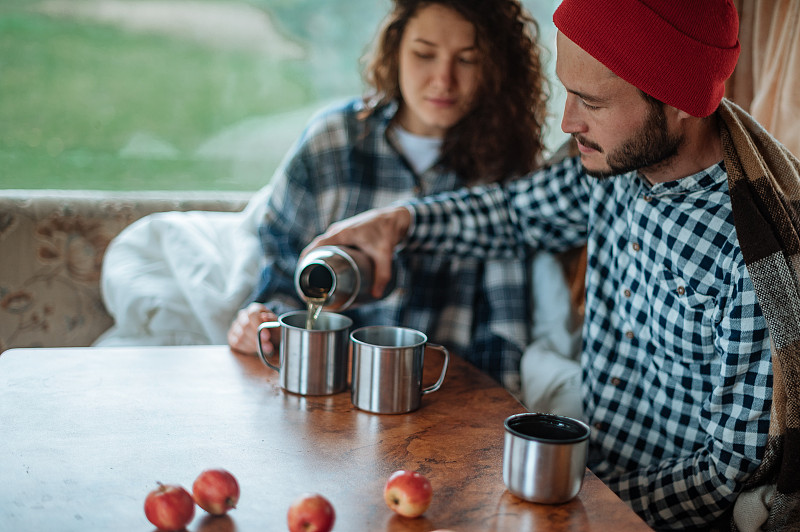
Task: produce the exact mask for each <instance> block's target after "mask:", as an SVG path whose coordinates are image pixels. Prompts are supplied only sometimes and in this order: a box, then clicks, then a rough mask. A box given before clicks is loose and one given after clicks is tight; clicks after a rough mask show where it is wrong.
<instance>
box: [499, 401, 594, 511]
mask: <svg viewBox="0 0 800 532" xmlns="http://www.w3.org/2000/svg"><path fill="white" fill-rule="evenodd" d="M505 430H506V431H505V447H504V449H503V482H504V483H505V485H506V488H508V491H510V492H511V493H513V494H514V495H516V496H517V497H519V498H521V499H525V500H527V501H531V502H538V503H544V504H560V503H563V502H567V501H569V500H570V499H572V498H573V497H575V496H576V495H577V494H578V492H579V491H580V489H581V485H582V484H583V477H584V474H585V470H586V458H587V453H588V448H589V433H590V429H589V427H588V425H586V424H585V423H583V422H582V421H578V420H577V419H572V418H569V417H566V416H557V415H553V414H536V413H526V414H516V415H513V416H510V417H508V418H507V419H506V420H505Z"/></svg>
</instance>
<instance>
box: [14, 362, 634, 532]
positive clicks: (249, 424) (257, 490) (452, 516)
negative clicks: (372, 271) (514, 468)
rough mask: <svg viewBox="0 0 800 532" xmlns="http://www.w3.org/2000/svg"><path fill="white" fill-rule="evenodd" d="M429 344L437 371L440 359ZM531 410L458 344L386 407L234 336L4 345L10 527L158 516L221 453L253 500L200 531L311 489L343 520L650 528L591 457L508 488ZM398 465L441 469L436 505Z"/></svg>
mask: <svg viewBox="0 0 800 532" xmlns="http://www.w3.org/2000/svg"><path fill="white" fill-rule="evenodd" d="M429 353H430V354H431V356H430V358H429V360H428V364H426V366H428V365H430V371H427V372H426V384H427V383H428V382H429V381H430V382H432V380H433V379H434V378H435V375H437V374H438V371H439V369H440V367H441V366H440V364H441V360H440V359H439V360H436V359H434V356H433V355H435V352H433V351H429ZM437 366H438V367H437ZM522 411H524V408H523V407H522V405H521V404H520V403H518V402H517V401H516V400H515V399H514V398H513V397H512V396H510V395H509V394H508V393H507V392H505V391H504V390H503V389H502V388H501V387H499V386H498V385H497V384H496V383H495V382H494V381H493V380H491V379H490V378H488V377H487V376H485V375H484V374H483V373H482V372H480V371H478V370H477V369H476V368H475V367H474V366H472V365H470V364H469V363H467V362H465V361H463V360H462V359H460V358H458V357H453V360H452V361H451V366H450V370H449V372H448V375H447V378H446V380H445V382H444V385H443V386H442V388H441V389H440V390H439V391H437V392H435V393H432V394H429V395H427V396H425V397H424V398H423V405H422V408H421V409H420V410H418V411H416V412H414V413H411V414H405V415H375V414H369V413H366V412H362V411H359V410H356V409H354V408H353V407H352V406H351V404H350V395H349V392H344V393H340V394H337V395H334V396H327V397H301V396H297V395H292V394H289V393H286V392H284V391H283V390H281V389H280V387H279V386H278V384H277V374H276V373H275V372H273V371H272V370H270V369H268V368H266V367H264V366H263V365H262V364H261V362H260V361H259V360H257V359H255V358H250V357H245V356H239V355H235V354H232V353H231V352H230V351H229V350H228V349H227V348H226V347H224V346H203V347H157V348H156V347H142V348H59V349H12V350H9V351H6V352H4V353H3V354H2V355H0V428H1V430H2V435H1V436H0V530H8V531H11V530H14V531H24V530H36V531H39V530H58V531H73V530H75V531H87V530H92V531H94V530H126V531H131V530H152V529H153V527H152V525H150V523H149V522H148V521H147V520H146V518H145V515H144V511H143V503H144V498H145V496H146V495H147V493H148V492H149V491H150V490H151V489H153V488H155V487H156V482H157V481H160V482H163V483H178V484H182V485H183V486H184V487H186V488H187V489H189V490H191V485H192V482H193V481H194V479H195V477H196V476H197V475H198V474H199V473H200V472H201V471H202V470H204V469H207V468H210V467H223V468H226V469H228V470H229V471H231V472H232V473H233V474H234V475H235V476H236V477H237V478H238V480H239V484H240V487H241V499H240V501H239V506H238V508H237V509H235V510H233V511H232V512H231V513H230V514H229V515H228V516H226V517H218V518H213V517H210V516H208V514H206V513H205V512H204V511H203V510H201V509H199V508H198V509H197V511H196V514H195V518H194V521H193V522H192V523H191V524H190V525H189V527H188V529H189V530H190V531H212V530H213V531H242V532H248V531H264V530H272V531H280V530H287V526H286V512H287V509H288V507H289V505H290V504H291V502H292V501H293V500H294V499H295V498H296V497H297V496H298V495H300V494H302V493H304V492H318V493H321V494H323V495H325V496H326V497H328V498H329V499H330V500H331V502H332V503H333V505H334V507H335V509H336V525H335V528H334V530H336V531H339V532H361V531H384V530H385V531H431V530H434V529H436V528H451V529H453V530H456V531H459V532H467V531H473V530H474V531H482V532H484V531H506V530H508V531H515V532H516V531H521V530H526V531H527V530H548V531H558V530H571V531H581V530H597V531H608V530H613V531H614V532H621V531H623V530H649V528H648V527H647V526H646V525H645V524H644V522H643V521H641V519H639V517H638V516H637V515H636V514H634V513H633V512H632V511H631V510H630V509H629V508H628V507H627V506H626V505H625V504H624V503H623V502H622V501H621V500H620V499H618V498H617V497H616V496H615V495H614V493H613V492H611V491H610V490H609V489H608V488H607V487H606V486H605V485H604V484H603V483H602V482H600V481H599V480H598V479H597V478H596V477H595V476H594V475H593V474H591V473H590V472H588V471H587V473H586V479H585V482H584V485H583V488H582V490H581V492H580V494H579V496H578V497H577V498H576V499H574V500H573V501H571V502H570V503H567V504H564V505H557V506H548V505H537V504H532V503H527V502H524V501H521V500H519V499H517V498H516V497H514V496H513V495H511V494H510V493H508V492H507V491H506V490H505V487H504V485H503V478H502V456H503V420H504V419H505V418H506V417H507V416H508V415H511V414H514V413H518V412H522ZM397 469H415V470H418V471H420V472H422V473H424V474H425V475H427V476H428V478H429V479H430V480H431V483H432V485H433V489H434V499H433V502H432V504H431V507H430V508H429V509H428V511H427V512H426V513H425V514H424V516H422V517H420V518H417V519H406V518H401V517H399V516H395V515H394V514H393V512H392V511H391V510H389V509H388V508H387V507H386V505H385V503H384V502H383V484H384V483H385V481H386V478H387V477H388V476H389V475H390V474H391V473H392V472H393V471H395V470H397Z"/></svg>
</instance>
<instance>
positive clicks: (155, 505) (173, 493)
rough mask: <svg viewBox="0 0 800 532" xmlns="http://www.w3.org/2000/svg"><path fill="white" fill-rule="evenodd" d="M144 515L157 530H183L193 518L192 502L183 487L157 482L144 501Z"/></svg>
mask: <svg viewBox="0 0 800 532" xmlns="http://www.w3.org/2000/svg"><path fill="white" fill-rule="evenodd" d="M144 515H146V516H147V520H148V521H150V522H151V523H153V524H154V525H156V527H157V528H158V529H159V530H183V529H184V528H186V525H188V524H189V523H190V522H191V520H192V517H194V500H193V499H192V496H191V495H189V492H188V491H186V490H185V489H184V488H183V486H178V485H170V484H162V483H160V482H159V483H158V488H156V489H154V490H153V491H151V492H150V493H148V494H147V498H145V500H144Z"/></svg>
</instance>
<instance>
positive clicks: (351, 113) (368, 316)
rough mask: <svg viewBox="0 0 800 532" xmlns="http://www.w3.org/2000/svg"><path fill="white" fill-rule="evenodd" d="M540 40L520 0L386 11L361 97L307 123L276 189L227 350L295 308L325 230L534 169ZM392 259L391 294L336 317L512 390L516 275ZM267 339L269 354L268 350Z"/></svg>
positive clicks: (476, 266) (524, 320) (516, 359)
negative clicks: (254, 282)
mask: <svg viewBox="0 0 800 532" xmlns="http://www.w3.org/2000/svg"><path fill="white" fill-rule="evenodd" d="M537 32H538V27H537V24H536V23H535V21H534V20H533V19H532V18H531V16H530V15H529V14H528V13H527V11H526V10H525V9H524V8H523V7H522V6H521V5H520V3H519V2H518V1H517V0H494V1H492V2H486V1H480V0H395V1H394V8H393V10H392V12H391V13H390V14H389V16H388V18H387V19H386V21H385V22H384V24H383V26H382V27H381V29H380V31H379V33H378V35H377V38H376V40H375V43H374V48H373V50H372V51H371V53H369V54H368V55H367V56H366V61H365V63H364V64H365V70H364V80H365V82H366V83H367V84H368V86H369V90H368V92H367V93H366V94H365V95H364V96H363V97H359V98H356V99H354V100H351V101H349V102H346V103H344V104H340V105H336V106H334V107H332V108H329V109H326V110H324V111H322V112H321V113H319V114H317V115H316V116H315V117H314V118H313V119H312V120H311V122H310V123H309V125H308V126H307V128H306V129H305V131H304V133H303V134H302V136H301V138H300V139H299V140H298V142H297V143H296V144H295V146H294V147H293V149H292V151H291V152H290V153H289V155H288V156H287V157H286V159H285V160H284V163H283V164H282V165H281V167H280V168H279V169H278V171H277V173H276V175H275V177H274V178H273V182H272V184H273V190H272V193H271V195H270V197H269V199H268V205H267V210H266V215H265V217H264V219H263V221H262V223H261V226H260V237H261V241H262V247H263V250H264V255H265V258H266V265H265V267H264V269H263V272H262V276H261V281H260V285H259V286H258V288H257V290H256V291H255V293H254V295H253V298H252V300H253V301H254V302H255V303H252V304H250V305H249V306H248V307H246V308H245V309H243V310H242V311H240V312H239V315H238V316H237V317H236V319H235V320H234V321H233V323H232V325H231V327H230V330H229V332H228V343H229V345H230V346H231V348H232V349H234V350H235V351H239V352H245V353H255V351H256V341H257V336H256V329H257V327H258V325H259V324H260V323H262V322H263V321H267V320H274V319H275V316H276V315H280V314H281V313H283V312H286V311H289V310H293V309H298V308H303V305H302V302H301V301H300V299H299V298H298V297H297V294H296V292H295V288H294V284H293V277H294V271H295V267H296V265H297V261H298V258H299V255H300V252H301V250H302V249H303V248H304V247H305V246H306V245H307V244H308V243H309V242H310V241H311V240H312V239H313V238H314V237H315V236H317V235H318V234H320V233H322V232H323V231H324V230H325V229H326V228H327V227H328V226H329V225H330V224H331V223H333V222H335V221H337V220H341V219H343V218H347V217H350V216H353V215H355V214H358V213H360V212H362V211H365V210H367V209H370V208H373V207H378V206H384V205H387V204H389V203H392V202H396V201H399V200H404V199H408V198H412V197H422V196H426V195H429V194H432V193H437V192H444V191H450V190H453V189H456V188H460V187H463V186H468V185H473V184H477V183H485V182H488V181H499V180H509V179H514V178H515V177H517V176H520V175H523V174H525V173H528V172H530V171H531V170H532V169H534V168H535V167H536V166H537V163H538V162H539V161H540V158H541V153H542V139H541V134H542V127H543V124H544V120H545V115H546V99H547V91H546V83H545V78H544V75H543V73H542V66H541V63H540V58H539V47H538V43H537ZM396 260H397V267H396V272H397V274H396V283H395V288H394V289H393V290H392V291H391V292H390V293H389V294H388V295H387V296H386V297H385V298H383V299H382V300H380V301H377V302H374V303H370V304H367V305H363V306H361V307H358V308H355V309H352V310H349V311H346V312H345V313H346V314H348V315H349V316H350V317H351V318H353V320H354V326H361V325H378V324H392V325H402V326H407V327H413V328H415V329H419V330H422V331H424V332H425V333H426V334H427V335H428V337H429V338H430V340H431V341H433V342H436V343H440V344H444V345H446V346H447V347H448V348H449V349H451V350H453V351H454V352H455V353H458V354H459V355H461V356H463V357H464V358H466V359H468V360H470V361H471V362H473V363H474V364H475V365H477V366H478V367H480V368H481V369H483V370H485V371H486V372H488V373H489V374H490V375H492V376H493V377H494V378H496V379H497V380H498V381H500V382H501V383H502V384H503V385H505V386H506V387H507V388H508V389H509V390H510V391H512V392H514V393H517V392H519V390H520V377H519V364H520V357H521V355H522V351H523V350H524V348H525V346H526V345H527V344H528V343H529V342H530V338H529V337H530V331H529V329H530V325H529V323H528V321H529V311H530V308H529V307H530V302H529V296H528V295H529V293H530V290H529V286H528V285H529V283H530V281H529V275H528V273H527V269H526V265H525V264H522V263H520V262H519V261H492V262H483V261H478V260H473V259H460V258H449V257H444V258H443V257H434V256H414V257H411V256H405V255H403V254H402V253H399V254H398V256H397V259H396ZM268 332H269V331H268V330H266V331H263V332H262V338H261V341H262V343H263V344H264V347H265V351H269V350H270V348H273V349H274V345H273V344H274V343H275V341H276V339H275V338H268ZM267 340H270V341H269V342H268V341H267Z"/></svg>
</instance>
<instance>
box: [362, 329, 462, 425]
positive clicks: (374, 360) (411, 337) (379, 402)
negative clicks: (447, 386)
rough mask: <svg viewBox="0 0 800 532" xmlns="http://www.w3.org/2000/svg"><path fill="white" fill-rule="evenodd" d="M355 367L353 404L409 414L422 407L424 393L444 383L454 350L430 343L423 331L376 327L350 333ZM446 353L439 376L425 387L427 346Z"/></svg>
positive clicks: (382, 411) (380, 410) (376, 409)
mask: <svg viewBox="0 0 800 532" xmlns="http://www.w3.org/2000/svg"><path fill="white" fill-rule="evenodd" d="M350 340H351V343H352V345H353V368H352V378H351V383H350V386H351V389H350V395H351V400H352V402H353V405H354V406H355V407H356V408H359V409H361V410H366V411H367V412H373V413H376V414H405V413H407V412H411V411H413V410H416V409H418V408H419V407H420V405H421V402H422V396H423V395H425V394H429V393H431V392H435V391H436V390H438V389H439V387H440V386H441V385H442V382H444V376H445V373H447V365H448V363H449V362H450V353H449V352H448V351H447V349H446V348H445V347H443V346H441V345H438V344H433V343H428V337H427V336H425V334H423V333H421V332H420V331H417V330H414V329H407V328H404V327H391V326H380V325H379V326H372V327H362V328H360V329H356V330H355V331H353V332H352V334H350ZM426 346H427V347H430V348H431V349H437V350H439V351H441V352H442V353H444V365H443V366H442V373H441V374H440V375H439V379H438V380H437V381H436V383H434V384H433V385H432V386H428V387H427V388H422V368H423V363H424V356H425V348H426Z"/></svg>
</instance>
